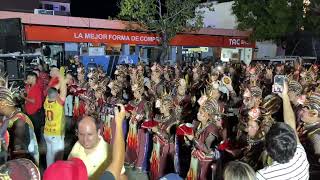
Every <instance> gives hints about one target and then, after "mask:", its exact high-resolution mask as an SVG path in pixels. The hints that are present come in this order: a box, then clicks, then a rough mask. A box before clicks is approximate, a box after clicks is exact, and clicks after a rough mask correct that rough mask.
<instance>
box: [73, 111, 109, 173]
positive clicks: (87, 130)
mask: <svg viewBox="0 0 320 180" xmlns="http://www.w3.org/2000/svg"><path fill="white" fill-rule="evenodd" d="M77 128H78V129H77V130H78V134H77V135H78V141H77V142H76V144H75V145H74V146H73V148H72V151H71V153H70V155H69V159H70V158H73V157H77V158H80V159H81V160H82V161H83V162H84V164H85V165H86V168H87V171H88V176H89V179H98V178H99V177H100V176H101V175H102V174H103V173H104V171H105V169H107V166H108V162H109V160H108V159H110V158H108V144H107V143H106V142H105V141H104V140H103V138H102V137H101V136H100V122H99V121H98V120H96V119H94V118H93V117H90V116H86V117H83V118H82V119H81V120H80V121H79V122H78V127H77Z"/></svg>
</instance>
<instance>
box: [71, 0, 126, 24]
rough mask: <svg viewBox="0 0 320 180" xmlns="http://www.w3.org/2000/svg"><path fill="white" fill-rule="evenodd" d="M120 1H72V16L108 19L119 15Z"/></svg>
mask: <svg viewBox="0 0 320 180" xmlns="http://www.w3.org/2000/svg"><path fill="white" fill-rule="evenodd" d="M119 4H120V0H86V1H84V0H71V15H72V16H75V17H89V18H100V19H107V18H108V17H109V16H110V17H115V16H117V14H118V13H119Z"/></svg>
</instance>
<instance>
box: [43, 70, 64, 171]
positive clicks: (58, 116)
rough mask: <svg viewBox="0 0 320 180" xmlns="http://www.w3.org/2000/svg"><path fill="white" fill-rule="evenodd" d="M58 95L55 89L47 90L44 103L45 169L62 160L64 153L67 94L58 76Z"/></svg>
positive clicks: (62, 80)
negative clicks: (56, 160) (57, 160)
mask: <svg viewBox="0 0 320 180" xmlns="http://www.w3.org/2000/svg"><path fill="white" fill-rule="evenodd" d="M59 81H60V84H61V85H60V94H59V93H58V90H57V89H55V88H52V87H51V88H49V90H48V96H47V98H46V100H45V102H44V109H45V112H46V113H45V114H46V118H45V127H44V138H45V140H46V144H47V157H46V159H47V167H48V166H50V164H52V163H54V161H55V159H56V158H58V159H60V158H62V156H63V151H64V126H65V117H64V102H65V99H66V94H67V87H66V82H65V80H64V79H63V78H62V77H61V76H59Z"/></svg>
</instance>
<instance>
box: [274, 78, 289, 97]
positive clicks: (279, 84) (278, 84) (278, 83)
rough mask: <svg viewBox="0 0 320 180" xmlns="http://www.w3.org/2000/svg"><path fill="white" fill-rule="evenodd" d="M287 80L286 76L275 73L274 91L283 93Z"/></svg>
mask: <svg viewBox="0 0 320 180" xmlns="http://www.w3.org/2000/svg"><path fill="white" fill-rule="evenodd" d="M285 81H286V76H284V75H275V76H274V81H273V86H272V92H273V93H282V91H283V86H284V83H285Z"/></svg>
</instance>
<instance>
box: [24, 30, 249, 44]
mask: <svg viewBox="0 0 320 180" xmlns="http://www.w3.org/2000/svg"><path fill="white" fill-rule="evenodd" d="M24 31H25V39H26V40H27V41H41V42H88V43H106V44H108V43H110V44H139V45H159V43H160V36H158V35H157V34H152V33H143V32H127V31H117V30H101V29H85V28H66V27H54V26H39V25H24ZM170 45H173V46H204V47H254V44H250V43H248V41H247V40H246V39H245V38H244V37H240V38H239V37H224V36H210V35H192V34H179V35H177V36H176V37H174V38H173V39H172V40H171V42H170Z"/></svg>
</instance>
